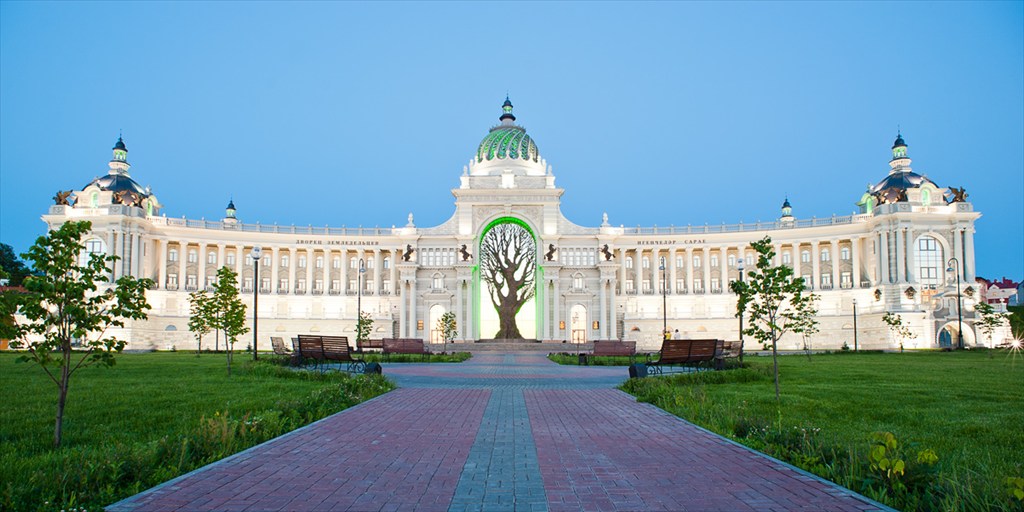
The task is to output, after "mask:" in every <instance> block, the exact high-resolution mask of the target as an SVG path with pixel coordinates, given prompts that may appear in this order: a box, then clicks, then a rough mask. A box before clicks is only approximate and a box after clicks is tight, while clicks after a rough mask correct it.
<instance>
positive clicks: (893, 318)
mask: <svg viewBox="0 0 1024 512" xmlns="http://www.w3.org/2000/svg"><path fill="white" fill-rule="evenodd" d="M882 321H883V322H885V325H887V326H889V332H890V333H892V336H893V339H894V340H895V341H896V342H897V343H899V345H900V351H902V350H903V340H912V339H914V338H916V337H917V334H914V331H911V330H910V328H909V327H907V326H906V325H904V324H903V317H901V316H900V315H899V314H898V313H893V312H892V311H886V312H885V314H884V315H882Z"/></svg>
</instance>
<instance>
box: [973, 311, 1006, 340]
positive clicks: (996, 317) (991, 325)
mask: <svg viewBox="0 0 1024 512" xmlns="http://www.w3.org/2000/svg"><path fill="white" fill-rule="evenodd" d="M974 311H976V312H977V313H978V322H977V324H978V329H980V330H981V332H982V333H984V334H985V335H986V336H988V341H989V345H992V344H993V343H992V341H993V340H992V333H993V332H995V330H996V329H998V328H1000V327H1003V326H1005V325H1007V324H1009V323H1010V315H1009V314H1008V313H1003V312H1002V311H996V310H995V308H993V307H992V305H991V304H989V303H987V302H979V303H977V304H975V306H974Z"/></svg>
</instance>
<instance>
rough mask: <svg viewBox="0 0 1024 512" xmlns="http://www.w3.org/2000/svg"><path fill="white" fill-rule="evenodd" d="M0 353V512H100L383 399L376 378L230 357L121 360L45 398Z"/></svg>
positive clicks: (386, 386)
mask: <svg viewBox="0 0 1024 512" xmlns="http://www.w3.org/2000/svg"><path fill="white" fill-rule="evenodd" d="M16 357H17V356H16V354H10V353H0V388H2V389H4V390H5V393H4V394H5V397H4V405H3V407H2V408H0V425H3V428H0V510H61V509H65V510H68V509H83V508H84V509H87V510H98V509H100V508H101V507H103V506H105V505H108V504H110V503H113V502H115V501H118V500H120V499H122V498H125V497H127V496H131V495H132V494H135V493H137V492H139V491H142V490H145V489H147V488H149V487H151V486H153V485H156V484H158V483H161V482H164V481H166V480H168V479H170V478H173V477H175V476H177V475H180V474H183V473H186V472H188V471H191V470H192V469H195V468H197V467H200V466H202V465H204V464H207V463H209V462H212V461H214V460H217V459H220V458H223V457H225V456H227V455H230V454H232V453H236V452H238V451H241V450H243V449H245V448H248V447H250V446H254V445H256V444H258V443H261V442H263V441H265V440H268V439H271V438H273V437H276V436H278V435H280V434H282V433H285V432H287V431H290V430H293V429H295V428H297V427H299V426H302V425H305V424H308V423H310V422H313V421H316V420H317V419H320V418H323V417H325V416H328V415H330V414H333V413H335V412H337V411H340V410H342V409H345V408H347V407H350V406H352V405H355V404H357V403H360V402H362V401H364V400H367V399H370V398H372V397H374V396H377V395H380V394H382V393H385V392H387V391H389V390H391V389H393V387H394V386H393V384H392V383H391V382H390V381H387V380H386V379H383V378H381V377H380V376H356V377H351V376H349V375H347V374H344V373H337V372H332V373H326V374H323V375H320V374H317V373H315V372H295V371H292V370H290V369H287V368H282V367H280V366H278V365H274V364H272V363H271V362H269V361H267V362H264V361H261V362H260V363H259V364H253V363H251V362H249V361H248V360H246V359H245V358H244V357H243V356H240V355H238V354H236V357H235V367H234V369H233V373H234V375H233V376H232V377H230V378H229V377H228V376H227V371H226V363H225V356H224V355H223V354H203V355H202V356H201V357H198V358H197V357H196V356H195V354H194V353H186V352H176V353H147V354H121V355H119V356H118V357H117V364H116V366H114V367H113V368H85V369H83V370H80V371H79V372H77V373H76V374H75V375H74V376H73V377H72V379H71V387H70V392H69V396H68V403H67V408H66V411H65V418H64V439H63V444H62V447H61V448H60V449H57V450H55V449H53V447H52V444H53V426H54V414H55V412H56V397H57V392H56V386H55V385H54V384H53V383H52V382H51V381H50V380H49V379H48V378H47V377H46V375H45V374H44V373H43V371H42V370H41V369H40V368H39V367H38V366H36V365H35V364H34V363H21V364H16V363H15V358H16Z"/></svg>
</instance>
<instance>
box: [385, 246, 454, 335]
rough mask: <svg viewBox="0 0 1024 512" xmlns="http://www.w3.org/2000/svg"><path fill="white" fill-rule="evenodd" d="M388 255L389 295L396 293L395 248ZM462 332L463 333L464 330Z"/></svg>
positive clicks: (396, 259)
mask: <svg viewBox="0 0 1024 512" xmlns="http://www.w3.org/2000/svg"><path fill="white" fill-rule="evenodd" d="M389 257H390V258H391V265H390V267H391V268H389V269H388V270H389V271H390V272H391V278H390V282H391V290H389V291H390V292H391V295H396V292H395V287H396V286H398V284H397V283H398V251H396V250H395V249H391V250H390V254H389ZM466 286H469V285H466ZM467 293H468V292H467ZM462 332H463V333H465V331H462Z"/></svg>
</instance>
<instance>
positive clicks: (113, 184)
mask: <svg viewBox="0 0 1024 512" xmlns="http://www.w3.org/2000/svg"><path fill="white" fill-rule="evenodd" d="M90 185H96V186H98V187H100V190H108V191H110V192H120V191H122V190H128V191H131V192H135V193H136V194H139V195H141V196H142V197H149V193H148V192H146V189H144V188H142V187H140V186H139V184H138V183H136V182H135V180H133V179H131V178H130V177H128V176H127V175H125V174H115V173H111V174H108V175H106V176H102V177H99V178H96V179H94V180H92V181H90V182H89V184H88V185H86V187H88V186H90Z"/></svg>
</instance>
